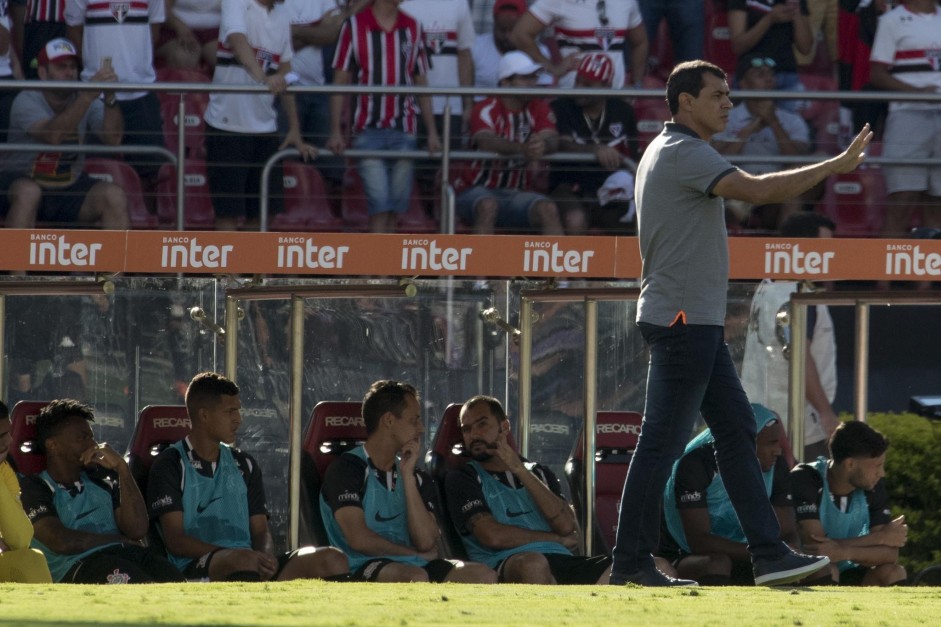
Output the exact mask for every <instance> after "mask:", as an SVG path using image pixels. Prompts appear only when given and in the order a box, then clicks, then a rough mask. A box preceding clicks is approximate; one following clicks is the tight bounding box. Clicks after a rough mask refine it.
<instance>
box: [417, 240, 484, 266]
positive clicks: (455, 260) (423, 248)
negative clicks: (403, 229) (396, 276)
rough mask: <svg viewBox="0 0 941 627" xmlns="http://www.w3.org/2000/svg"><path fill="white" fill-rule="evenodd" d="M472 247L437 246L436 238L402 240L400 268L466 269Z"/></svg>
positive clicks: (472, 250)
mask: <svg viewBox="0 0 941 627" xmlns="http://www.w3.org/2000/svg"><path fill="white" fill-rule="evenodd" d="M473 252H474V249H473V248H450V247H447V246H445V247H441V246H438V240H434V239H433V240H427V239H406V240H402V270H466V269H467V260H468V259H469V258H470V256H471V255H472V254H473Z"/></svg>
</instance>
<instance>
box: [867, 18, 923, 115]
mask: <svg viewBox="0 0 941 627" xmlns="http://www.w3.org/2000/svg"><path fill="white" fill-rule="evenodd" d="M869 58H870V60H872V61H874V62H876V63H885V64H886V65H889V66H891V70H890V71H891V72H892V75H893V76H894V77H895V78H897V79H899V80H900V81H902V82H904V83H908V84H909V85H912V86H914V87H929V86H935V87H936V88H937V91H939V92H941V8H938V7H935V10H934V13H914V12H912V11H909V10H908V9H907V8H906V7H905V6H904V5H902V6H897V7H895V8H894V9H892V10H891V11H889V12H887V13H885V14H883V15H882V16H881V17H880V18H879V26H878V27H877V28H876V38H875V41H873V44H872V54H871V55H870V57H869ZM889 106H890V110H896V109H903V108H905V109H914V108H917V109H934V108H937V106H938V103H936V102H893V103H891V104H890V105H889Z"/></svg>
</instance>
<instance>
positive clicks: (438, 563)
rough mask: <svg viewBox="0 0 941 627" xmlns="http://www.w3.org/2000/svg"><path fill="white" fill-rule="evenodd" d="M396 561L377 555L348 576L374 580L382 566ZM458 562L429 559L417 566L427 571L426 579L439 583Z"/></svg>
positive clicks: (356, 578) (351, 578)
mask: <svg viewBox="0 0 941 627" xmlns="http://www.w3.org/2000/svg"><path fill="white" fill-rule="evenodd" d="M396 563H398V562H396V561H395V560H393V559H389V558H388V557H377V558H376V559H374V560H369V561H368V562H366V563H365V564H363V565H362V566H360V567H359V569H358V570H357V571H356V572H355V573H353V575H352V576H351V577H350V581H376V580H378V579H379V572H380V571H381V570H382V569H383V568H385V567H386V566H387V565H389V564H396ZM459 563H461V562H460V560H446V559H436V560H431V561H430V562H428V563H427V564H425V565H424V566H420V567H419V568H422V569H423V570H424V571H425V572H426V573H428V581H430V582H433V583H441V582H443V581H444V580H445V579H446V578H447V576H448V575H449V574H450V573H451V571H452V570H454V567H455V566H457V565H458V564H459Z"/></svg>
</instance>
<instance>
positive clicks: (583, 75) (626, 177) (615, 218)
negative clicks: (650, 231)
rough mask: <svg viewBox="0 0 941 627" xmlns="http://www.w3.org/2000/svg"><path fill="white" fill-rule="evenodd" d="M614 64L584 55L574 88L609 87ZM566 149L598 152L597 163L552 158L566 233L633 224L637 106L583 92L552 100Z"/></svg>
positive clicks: (628, 227) (624, 228) (619, 229)
mask: <svg viewBox="0 0 941 627" xmlns="http://www.w3.org/2000/svg"><path fill="white" fill-rule="evenodd" d="M613 79H614V65H613V64H612V63H611V59H609V58H608V57H607V56H606V55H604V54H601V53H598V52H595V53H592V54H587V55H585V56H584V57H582V60H581V63H579V65H578V69H577V70H576V73H575V87H577V88H594V89H610V88H611V82H612V81H613ZM552 111H553V112H554V113H555V119H556V127H557V128H558V131H559V150H560V151H561V152H586V153H591V154H593V155H595V159H596V160H597V161H598V163H597V164H595V163H592V164H585V163H559V162H553V163H552V170H551V174H550V177H549V187H550V189H551V190H552V199H553V200H554V201H555V202H556V204H557V205H558V207H559V211H560V212H561V214H562V221H563V224H564V225H565V232H566V234H568V235H584V234H585V232H586V231H587V230H588V228H589V227H591V226H593V227H597V228H600V229H601V230H602V231H603V232H604V233H607V234H613V233H625V232H629V231H631V230H633V229H632V223H633V213H632V211H631V209H632V203H631V200H632V199H633V198H634V176H633V174H631V172H629V171H628V170H627V169H626V168H625V164H624V159H625V158H629V159H633V160H636V159H637V144H636V141H635V140H634V139H633V138H635V137H637V122H636V120H635V118H634V108H633V107H632V106H631V105H630V104H629V103H628V102H626V101H625V100H622V99H620V98H606V97H602V96H579V97H576V98H567V97H563V98H558V99H556V100H554V101H553V102H552Z"/></svg>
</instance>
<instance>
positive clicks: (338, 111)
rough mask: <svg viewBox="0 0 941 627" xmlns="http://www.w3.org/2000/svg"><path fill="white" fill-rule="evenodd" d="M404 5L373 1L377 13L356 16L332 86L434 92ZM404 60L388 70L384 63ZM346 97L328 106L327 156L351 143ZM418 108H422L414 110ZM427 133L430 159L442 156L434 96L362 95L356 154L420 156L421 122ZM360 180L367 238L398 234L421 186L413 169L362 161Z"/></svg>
mask: <svg viewBox="0 0 941 627" xmlns="http://www.w3.org/2000/svg"><path fill="white" fill-rule="evenodd" d="M400 4H401V0H374V2H373V3H372V5H371V6H369V7H367V8H366V9H363V10H362V11H361V12H359V13H357V14H356V15H352V16H350V18H349V19H347V21H346V22H344V24H343V28H342V29H341V30H340V40H339V43H338V45H337V51H336V56H335V57H334V60H333V67H334V75H333V82H334V85H337V86H338V87H341V86H343V85H349V84H351V83H352V84H356V85H373V86H383V85H385V86H389V85H395V86H403V85H404V86H408V87H411V86H414V85H417V86H419V87H425V86H427V85H428V81H427V74H428V69H429V66H428V55H427V53H426V51H425V44H424V36H423V35H422V28H421V25H420V24H419V23H418V21H416V20H415V18H413V17H411V16H410V15H408V14H406V13H403V12H402V11H400V10H399V5H400ZM390 59H401V63H394V64H388V65H385V66H383V65H382V64H381V61H382V60H386V61H388V60H390ZM345 101H346V95H345V94H343V93H336V94H334V95H332V96H331V98H330V139H329V140H327V148H329V149H330V150H332V151H333V152H334V153H335V154H342V153H343V151H344V150H345V148H346V145H347V142H346V140H345V139H344V137H343V132H342V128H341V119H342V116H343V111H344V109H345V107H344V103H345ZM416 101H417V102H416ZM419 110H420V111H421V116H422V120H423V121H424V124H425V128H426V129H428V151H429V152H432V153H435V152H438V151H439V150H441V140H440V138H439V136H438V131H437V130H436V129H435V123H434V116H433V113H432V110H431V99H430V98H429V97H428V96H418V97H417V98H416V97H415V96H412V95H411V94H382V95H380V94H361V95H359V96H357V97H356V106H355V107H354V110H353V125H352V126H353V128H352V133H353V142H352V147H353V148H356V149H360V150H384V151H390V152H397V151H403V150H415V148H416V145H417V142H416V138H415V136H416V134H417V132H418V123H417V114H418V111H419ZM358 168H359V175H360V178H361V179H362V181H363V186H364V188H365V191H366V202H367V205H368V207H369V209H368V210H369V230H370V231H372V232H373V233H393V232H395V230H396V221H397V219H398V215H399V214H401V213H404V212H405V211H406V210H408V204H409V200H410V198H411V195H412V186H413V185H414V183H415V176H414V173H415V164H414V162H413V161H412V160H411V159H407V158H399V159H394V158H381V159H380V158H365V159H360V160H359V165H358Z"/></svg>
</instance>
